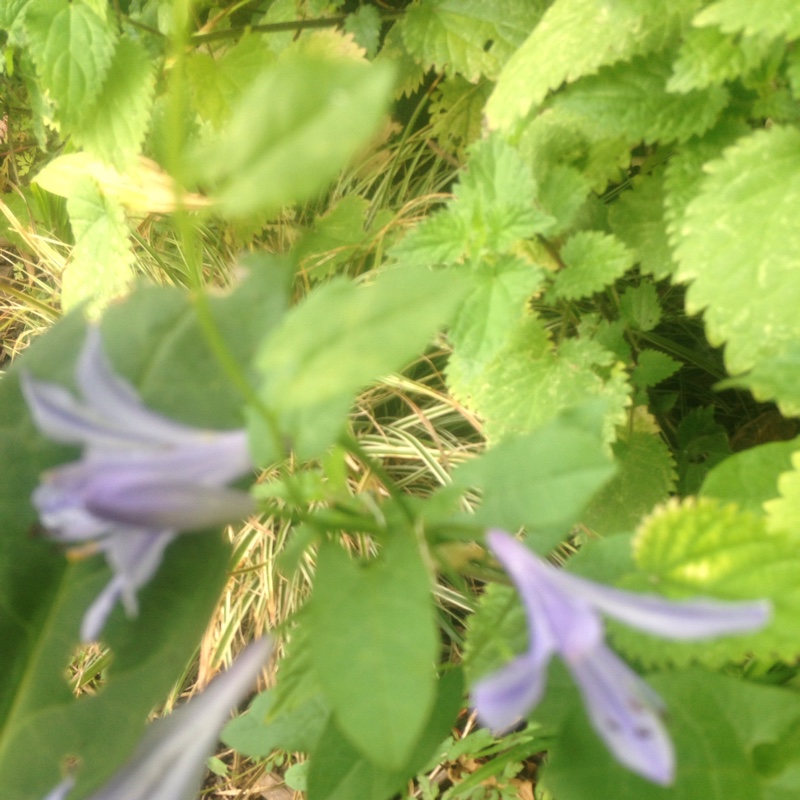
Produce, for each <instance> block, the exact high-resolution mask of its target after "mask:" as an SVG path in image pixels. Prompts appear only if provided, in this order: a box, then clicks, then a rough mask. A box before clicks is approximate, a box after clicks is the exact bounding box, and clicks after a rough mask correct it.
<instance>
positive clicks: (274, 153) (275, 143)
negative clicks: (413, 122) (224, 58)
mask: <svg viewBox="0 0 800 800" xmlns="http://www.w3.org/2000/svg"><path fill="white" fill-rule="evenodd" d="M391 85H392V70H391V69H390V68H389V67H388V66H380V67H379V66H376V65H374V64H373V65H369V64H366V63H359V62H357V61H353V60H347V59H343V58H340V59H321V58H318V57H315V56H313V55H303V54H296V55H294V56H293V57H291V58H288V57H287V58H284V59H282V60H281V61H279V62H278V63H276V64H275V65H274V66H272V67H271V68H270V69H269V70H267V71H266V72H264V73H262V75H260V76H259V78H258V79H257V80H256V81H255V82H254V83H253V85H252V86H251V87H250V88H249V89H248V90H247V91H246V92H245V93H244V94H243V95H242V97H241V98H240V100H239V102H238V103H237V104H236V107H235V110H234V111H233V113H232V117H231V121H230V124H229V125H228V126H226V128H225V129H224V130H223V131H222V132H221V133H220V134H219V136H217V137H215V139H214V140H213V141H211V142H208V143H205V144H202V145H199V146H198V147H197V148H196V149H195V151H194V152H193V153H192V155H191V156H190V162H191V164H190V166H191V169H192V171H193V174H194V176H195V178H196V179H197V180H198V182H204V183H208V184H210V185H211V186H213V187H215V190H216V195H217V197H218V199H219V201H220V203H221V207H222V210H223V211H224V212H225V213H226V214H228V215H230V216H232V217H240V216H246V215H249V214H253V213H256V212H274V211H276V210H277V209H278V208H280V206H281V205H283V204H285V203H290V202H293V201H296V200H302V199H304V198H306V197H308V196H310V195H312V194H313V193H314V192H316V191H319V190H320V189H321V188H323V187H324V186H325V184H326V183H327V182H328V181H329V180H330V179H332V178H333V177H334V176H335V175H336V173H337V172H338V171H339V170H340V169H341V168H342V167H343V166H344V164H345V163H346V162H347V160H348V159H349V158H351V157H352V156H353V155H354V153H355V152H356V151H357V150H358V148H359V147H360V146H361V145H362V144H364V143H365V142H366V141H367V140H368V138H369V137H370V135H371V134H372V133H373V132H374V131H375V129H376V128H377V127H378V124H379V123H380V121H381V118H382V116H383V113H384V111H385V109H386V105H387V101H388V99H389V93H390V90H391ZM332 131H335V135H333V134H332Z"/></svg>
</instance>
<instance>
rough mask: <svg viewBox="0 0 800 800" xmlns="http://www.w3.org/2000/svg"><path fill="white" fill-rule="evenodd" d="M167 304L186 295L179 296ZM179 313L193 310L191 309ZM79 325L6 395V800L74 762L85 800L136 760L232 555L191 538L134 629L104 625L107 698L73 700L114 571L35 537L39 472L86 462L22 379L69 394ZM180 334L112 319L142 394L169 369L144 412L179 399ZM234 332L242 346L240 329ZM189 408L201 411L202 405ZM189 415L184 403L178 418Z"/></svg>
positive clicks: (218, 415)
mask: <svg viewBox="0 0 800 800" xmlns="http://www.w3.org/2000/svg"><path fill="white" fill-rule="evenodd" d="M161 291H167V290H161ZM171 294H172V295H173V296H176V297H178V298H181V297H184V293H182V292H178V291H176V290H171ZM182 311H183V312H184V313H186V311H187V308H186V302H185V299H184V300H183V309H182ZM112 322H113V324H112ZM84 327H85V323H84V321H83V320H82V319H81V317H80V316H78V315H72V316H70V317H68V318H67V319H65V320H64V321H63V322H61V323H59V324H58V326H57V327H55V328H54V329H53V330H52V331H50V332H48V334H46V335H45V336H43V337H42V338H41V339H40V340H38V341H36V342H34V343H33V345H32V346H31V347H30V349H29V350H28V351H27V352H26V353H25V355H24V356H23V357H22V358H21V359H20V360H19V361H18V362H17V363H16V364H15V365H14V367H13V369H12V371H11V372H10V373H9V374H8V376H7V377H6V378H5V379H4V380H3V382H2V386H0V405H2V414H0V417H1V418H2V420H3V424H2V429H1V430H0V448H1V449H2V452H3V464H5V465H6V472H5V473H4V474H3V476H2V478H3V479H2V481H0V516H2V530H3V536H2V537H0V607H1V608H2V614H0V639H1V640H2V643H3V658H2V659H0V676H1V677H2V680H0V773H2V775H3V786H4V789H3V791H4V793H5V794H6V795H7V796H8V797H19V798H23V797H25V798H27V797H31V798H41V797H44V796H45V795H46V794H47V792H48V791H50V790H51V789H52V788H53V787H54V786H55V784H56V783H57V782H58V781H59V780H60V778H61V775H62V772H61V768H62V767H63V765H64V763H66V761H67V760H68V759H72V760H74V759H78V760H79V761H80V762H81V769H80V770H79V772H78V787H77V790H76V794H79V796H86V795H87V794H88V792H89V790H90V789H92V788H96V787H97V786H98V785H100V784H102V783H103V782H105V781H106V780H107V779H108V777H109V775H110V774H111V773H112V772H114V771H115V770H116V768H117V767H118V766H119V764H120V763H121V762H122V761H123V760H125V759H126V758H128V757H129V756H130V753H131V751H132V749H133V747H134V746H135V744H136V743H137V740H138V738H139V736H140V735H141V732H142V730H143V728H144V724H145V722H146V719H147V716H148V714H149V713H150V712H151V710H152V709H153V707H154V706H156V705H157V704H159V703H160V702H161V701H163V699H164V697H165V696H166V695H167V693H168V691H169V690H170V688H171V687H172V686H173V684H174V683H175V681H176V680H178V679H179V678H180V676H181V675H182V674H183V672H184V670H185V668H186V665H187V662H188V661H189V659H190V658H191V657H192V654H193V653H194V652H195V649H196V647H197V642H198V640H199V638H200V637H201V635H202V632H203V630H204V629H205V627H206V625H207V622H208V618H209V616H210V614H211V612H212V610H213V607H214V604H215V603H216V598H217V593H218V592H219V591H220V589H221V588H222V584H223V582H224V577H225V568H226V566H227V562H228V559H229V556H230V551H229V547H228V546H227V545H225V544H224V542H223V541H222V539H221V537H220V536H219V534H218V533H217V532H215V533H213V534H192V535H187V536H184V537H181V538H180V539H179V540H177V541H176V542H175V543H174V544H172V545H171V546H170V547H169V548H168V550H167V552H166V555H165V559H164V562H163V563H162V565H161V566H160V567H159V570H158V572H157V574H156V576H155V578H154V579H153V580H152V581H151V582H150V583H149V584H148V585H147V586H146V587H145V588H144V589H142V590H141V591H140V592H139V606H140V610H139V615H138V617H137V618H135V619H128V618H126V617H125V616H124V614H123V612H122V610H121V608H117V609H115V611H114V612H113V614H112V616H111V618H110V620H109V623H108V625H107V627H106V629H105V631H104V637H103V638H104V641H105V642H106V643H107V644H108V645H109V646H110V648H111V651H112V653H113V662H112V664H111V667H110V669H109V671H108V680H107V683H106V685H105V686H104V688H103V691H102V692H99V693H97V694H96V695H94V696H84V697H82V698H80V699H75V698H74V697H73V696H72V693H71V691H70V689H69V687H68V685H67V682H66V679H65V670H66V667H67V665H68V664H69V663H70V661H71V659H72V658H73V656H74V651H75V647H76V646H77V644H78V627H79V624H80V620H81V617H82V616H83V613H84V611H85V610H86V608H87V607H88V605H89V604H90V602H91V601H92V600H93V599H94V598H95V597H96V596H97V593H98V592H99V591H100V590H101V589H102V587H103V586H104V585H105V584H106V583H107V582H108V580H109V578H110V572H109V570H108V569H107V568H106V567H105V566H104V565H103V562H102V559H100V558H92V559H88V560H84V561H82V562H79V563H73V564H68V563H67V561H66V559H65V558H64V556H63V554H61V553H60V552H59V551H58V550H57V549H55V548H53V547H52V546H51V545H50V543H48V542H46V541H44V540H42V539H41V538H40V537H37V536H31V526H32V525H33V524H34V522H35V521H36V519H35V513H34V510H33V508H32V507H31V505H30V503H29V501H28V500H27V498H29V496H30V494H31V492H32V490H33V489H34V487H35V486H36V485H37V483H38V481H39V474H40V473H41V471H43V470H45V469H46V468H48V467H52V466H54V465H56V464H61V463H64V462H66V461H69V460H70V459H74V458H75V456H76V454H77V453H76V450H75V449H74V448H69V449H68V448H65V447H63V446H59V445H56V444H54V443H51V442H49V441H47V440H46V439H45V438H44V437H42V436H41V435H40V434H38V432H36V431H35V429H34V426H33V424H32V422H31V420H30V418H29V415H28V413H27V410H26V408H25V404H24V402H23V399H22V397H21V395H20V392H19V388H18V381H17V377H16V376H17V373H18V371H19V369H22V368H25V369H30V370H31V372H32V373H33V374H35V375H37V376H39V377H42V378H47V379H48V380H55V381H59V382H63V383H65V384H67V385H70V384H72V372H73V369H74V364H75V358H76V356H77V352H78V350H79V348H80V346H81V345H82V343H83V339H84ZM134 331H135V338H132V336H131V334H132V333H133V332H134ZM173 332H174V329H173V328H172V327H171V326H170V325H169V324H168V322H167V321H166V320H165V319H164V318H163V316H161V315H160V314H159V313H157V312H156V310H155V309H153V307H152V306H151V305H150V304H146V303H143V304H135V303H133V302H131V301H128V302H125V303H122V304H120V305H117V306H115V307H114V309H113V321H112V319H111V318H108V319H107V320H106V321H104V324H103V335H104V341H105V344H106V349H107V351H108V353H109V356H110V358H111V360H112V362H113V363H114V366H115V368H116V369H118V370H119V371H120V372H122V373H123V374H126V375H127V376H128V377H129V378H132V379H133V382H134V384H138V385H141V382H142V380H143V378H147V376H148V370H149V367H150V366H151V365H152V364H153V362H154V360H155V359H156V357H158V356H160V357H161V358H162V360H163V362H164V366H165V369H164V371H163V372H162V373H161V377H160V378H159V379H158V380H157V381H156V380H153V381H152V382H151V386H150V392H149V394H148V398H147V402H148V403H149V404H151V401H152V400H153V399H156V398H158V399H161V400H165V399H166V398H167V397H168V396H169V394H170V392H172V391H174V389H173V387H172V386H171V380H172V376H173V375H174V374H175V373H174V368H175V367H177V366H178V365H180V364H181V362H182V361H183V359H184V357H185V356H184V353H183V351H182V349H181V347H180V346H179V341H180V339H179V338H173V337H172V334H173ZM237 334H238V335H240V336H241V334H242V330H241V329H239V330H237ZM134 343H135V344H134ZM134 347H135V352H131V349H132V348H134ZM121 353H124V354H125V356H126V358H127V359H128V360H129V361H134V362H136V363H137V364H138V365H139V371H138V372H136V371H134V373H131V372H130V371H128V370H127V368H125V369H123V367H122V365H121V364H120V361H119V354H121ZM167 362H171V365H172V367H173V370H172V371H170V370H169V369H167V368H166V367H167ZM193 368H194V370H195V371H196V372H197V377H198V380H201V381H202V376H204V377H205V378H206V380H207V381H208V383H213V377H214V375H215V373H216V372H217V371H218V367H217V366H216V364H215V362H214V360H213V358H212V357H210V356H207V357H206V358H204V359H200V360H198V361H196V362H193ZM153 377H155V376H153ZM191 399H192V400H194V402H195V403H196V397H193V398H191ZM152 405H154V406H155V407H158V406H159V405H162V404H159V403H152ZM163 405H169V403H168V402H167V403H163ZM201 405H202V408H201V409H199V412H200V414H199V415H201V416H202V417H203V418H204V420H203V421H204V422H205V424H207V425H209V426H211V427H221V426H222V425H224V418H225V416H226V414H227V413H228V412H227V410H226V404H225V399H224V398H222V397H220V396H218V395H216V394H214V393H213V392H212V393H208V392H205V393H204V394H203V403H202V404H201ZM187 406H188V403H187V402H184V403H183V408H184V409H185V408H186V407H187ZM237 406H238V403H237ZM192 412H193V414H195V415H197V413H198V412H197V410H195V409H192ZM174 416H175V418H177V419H179V420H184V421H190V420H189V419H187V417H190V416H191V415H189V414H186V413H185V412H183V413H182V412H181V410H178V411H177V412H176V413H175V414H174Z"/></svg>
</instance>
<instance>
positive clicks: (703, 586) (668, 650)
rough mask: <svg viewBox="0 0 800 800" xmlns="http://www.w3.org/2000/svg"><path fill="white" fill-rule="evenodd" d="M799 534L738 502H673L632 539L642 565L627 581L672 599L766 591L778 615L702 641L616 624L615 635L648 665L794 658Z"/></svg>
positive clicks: (799, 601) (744, 596) (799, 608)
mask: <svg viewBox="0 0 800 800" xmlns="http://www.w3.org/2000/svg"><path fill="white" fill-rule="evenodd" d="M797 542H798V537H797V535H796V534H789V533H786V532H784V531H770V530H769V529H768V527H767V525H766V524H765V521H764V520H763V519H761V518H759V517H756V516H754V515H752V514H750V513H748V512H746V511H741V510H739V509H738V508H737V507H736V506H734V505H728V506H723V505H721V504H720V503H718V502H716V501H713V500H709V499H701V500H698V501H696V502H685V503H684V504H683V505H678V504H677V503H671V504H669V505H667V506H666V507H663V508H662V509H661V510H660V511H658V512H656V513H654V514H653V515H652V516H650V517H649V518H648V519H647V520H646V522H645V523H644V525H643V527H642V528H641V529H640V530H639V531H638V533H637V535H636V537H635V538H634V540H633V551H634V559H635V561H636V567H637V569H636V571H635V572H633V573H632V574H630V575H628V576H626V577H625V578H624V579H623V580H622V581H621V583H620V585H621V586H622V587H623V588H626V589H633V590H635V591H644V592H652V591H653V590H654V589H657V590H658V592H659V593H660V594H664V595H666V596H667V597H670V598H674V599H688V598H691V597H698V596H699V597H711V598H718V599H720V600H753V599H757V598H765V599H767V600H769V601H770V602H771V603H772V606H773V617H772V619H771V620H770V622H769V623H768V624H767V626H766V627H765V628H763V629H762V630H761V631H758V632H755V633H749V634H743V635H739V636H725V637H719V638H716V639H710V640H708V639H707V640H701V641H697V642H676V641H669V640H666V639H660V638H657V637H654V636H650V635H646V634H643V633H638V632H634V631H633V630H632V629H630V628H627V627H623V626H621V625H618V624H616V623H615V624H614V625H613V632H614V642H615V644H617V645H618V646H619V647H620V648H622V650H623V651H624V652H625V653H627V654H629V655H632V656H635V657H636V658H637V659H638V660H640V661H641V662H642V663H645V664H651V665H657V664H669V663H674V664H679V665H680V664H687V663H689V662H691V661H695V660H696V661H699V662H701V663H703V664H707V665H709V666H712V667H719V666H721V665H722V664H724V663H725V662H727V661H735V660H740V659H742V658H744V656H745V655H746V654H750V655H754V656H755V657H757V658H760V657H764V658H772V659H774V658H776V657H777V658H784V659H792V658H794V655H795V654H796V653H797V651H798V648H799V647H800V631H798V629H797V624H796V620H797V614H798V612H800V554H798V547H797Z"/></svg>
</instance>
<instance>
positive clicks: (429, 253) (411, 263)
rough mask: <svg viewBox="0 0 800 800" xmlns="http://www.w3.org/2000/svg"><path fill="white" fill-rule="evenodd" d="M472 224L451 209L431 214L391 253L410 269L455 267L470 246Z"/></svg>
mask: <svg viewBox="0 0 800 800" xmlns="http://www.w3.org/2000/svg"><path fill="white" fill-rule="evenodd" d="M469 236H470V230H469V225H468V220H466V219H465V218H464V216H462V215H461V214H459V213H458V212H457V210H456V209H454V208H452V207H450V208H448V209H444V210H441V211H438V212H436V213H434V214H431V215H430V216H429V217H427V219H425V220H423V221H422V222H421V223H420V224H419V225H417V226H416V227H415V228H413V229H412V230H411V231H410V232H409V233H407V234H406V235H405V236H404V237H403V239H402V240H401V241H400V242H399V244H396V245H395V246H394V247H393V248H392V249H391V251H390V255H391V256H392V258H394V259H396V260H397V261H399V262H400V263H401V264H403V265H404V266H408V267H430V266H438V265H440V264H455V263H456V262H458V261H459V260H461V258H462V256H463V255H464V253H465V252H466V250H467V247H468V245H469Z"/></svg>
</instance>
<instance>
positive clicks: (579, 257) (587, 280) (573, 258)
mask: <svg viewBox="0 0 800 800" xmlns="http://www.w3.org/2000/svg"><path fill="white" fill-rule="evenodd" d="M561 260H562V261H563V262H564V267H563V268H562V269H561V271H560V272H558V274H557V275H556V277H555V280H554V281H553V285H552V287H551V289H550V291H549V295H552V297H553V298H554V299H563V300H579V299H580V298H582V297H590V296H591V295H593V294H595V293H596V292H599V291H601V290H602V289H605V287H606V286H610V285H611V284H612V283H614V281H615V280H616V279H617V278H621V277H622V276H623V275H624V274H625V272H627V271H628V270H629V269H630V268H631V267H632V266H633V264H634V254H633V253H632V252H631V251H630V250H628V248H627V247H625V245H624V244H623V243H622V242H621V241H620V240H619V239H617V238H616V237H615V236H612V235H610V234H606V233H601V232H600V231H580V232H578V233H576V234H574V235H573V236H571V237H570V238H569V239H568V240H567V241H566V243H565V244H564V246H563V247H562V248H561Z"/></svg>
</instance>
